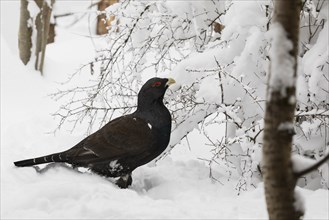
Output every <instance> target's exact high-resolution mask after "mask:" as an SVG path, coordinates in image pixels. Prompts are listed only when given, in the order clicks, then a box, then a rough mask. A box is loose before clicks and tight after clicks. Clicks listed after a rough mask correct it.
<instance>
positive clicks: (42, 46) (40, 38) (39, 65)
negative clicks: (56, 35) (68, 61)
mask: <svg viewBox="0 0 329 220" xmlns="http://www.w3.org/2000/svg"><path fill="white" fill-rule="evenodd" d="M35 3H36V4H37V5H38V7H39V8H40V12H39V13H38V15H37V17H36V20H35V25H36V29H37V39H36V48H35V54H36V61H35V69H36V70H39V71H40V72H41V74H42V73H43V65H44V59H45V54H46V46H47V43H48V33H49V27H50V17H51V12H52V8H51V7H52V6H53V4H54V0H51V5H50V6H49V5H48V3H47V2H46V1H45V0H35Z"/></svg>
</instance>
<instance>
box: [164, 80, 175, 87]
mask: <svg viewBox="0 0 329 220" xmlns="http://www.w3.org/2000/svg"><path fill="white" fill-rule="evenodd" d="M175 82H176V81H175V80H174V79H173V78H168V82H167V83H166V85H168V86H170V85H172V84H174V83H175Z"/></svg>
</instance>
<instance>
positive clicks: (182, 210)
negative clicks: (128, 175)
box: [0, 1, 329, 219]
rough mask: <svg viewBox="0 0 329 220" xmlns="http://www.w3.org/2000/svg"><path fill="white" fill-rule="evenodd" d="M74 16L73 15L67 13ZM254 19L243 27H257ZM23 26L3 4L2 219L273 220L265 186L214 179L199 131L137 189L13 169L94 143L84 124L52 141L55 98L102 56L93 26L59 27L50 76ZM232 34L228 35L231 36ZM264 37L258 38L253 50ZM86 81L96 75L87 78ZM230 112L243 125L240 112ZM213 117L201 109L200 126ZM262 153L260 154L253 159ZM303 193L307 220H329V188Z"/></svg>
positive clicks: (220, 175)
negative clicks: (23, 43) (24, 41)
mask: <svg viewBox="0 0 329 220" xmlns="http://www.w3.org/2000/svg"><path fill="white" fill-rule="evenodd" d="M58 2H59V3H60V4H69V3H67V2H64V1H58ZM83 2H84V4H86V3H85V2H86V1H83ZM71 4H73V3H71ZM74 4H77V3H74ZM184 4H185V3H184ZM246 4H249V2H248V3H246ZM173 6H175V4H173ZM57 7H58V8H60V5H58V6H57ZM174 9H175V8H173V10H174ZM241 9H242V8H241ZM66 10H67V11H70V10H69V8H68V7H67V8H66ZM80 10H81V9H80ZM175 10H177V11H179V10H181V11H183V10H185V9H183V8H180V9H179V8H176V9H175ZM250 15H252V14H250ZM232 17H233V15H232ZM248 17H249V16H246V20H245V24H244V25H249V24H250V23H252V22H250V19H249V20H248V19H247V18H248ZM255 17H257V16H256V15H255V16H253V17H251V18H253V19H256V18H255ZM18 20H19V1H1V209H0V210H1V216H0V218H1V219H164V218H167V219H178V218H184V219H267V218H268V216H267V213H266V206H265V198H264V190H263V185H262V183H260V184H259V185H258V186H256V188H255V189H251V190H249V191H246V192H244V193H242V194H241V195H240V196H238V195H237V192H236V190H235V189H234V188H235V187H236V185H235V183H236V181H232V180H236V179H238V177H237V176H234V174H233V177H231V178H230V179H229V178H228V174H227V168H225V169H217V170H213V175H215V176H216V178H217V179H218V180H219V181H220V182H221V183H222V184H220V183H219V182H217V181H214V180H212V179H211V178H209V165H208V163H207V162H205V161H203V160H200V159H198V158H203V157H205V158H209V154H211V153H210V149H211V148H210V147H209V146H208V145H207V144H206V143H207V140H205V137H204V136H201V135H200V134H199V131H197V130H194V131H193V132H192V133H191V137H190V141H189V143H187V141H185V139H184V141H181V143H180V144H178V145H177V146H176V148H174V150H172V151H171V154H170V155H169V156H167V157H166V158H165V159H163V160H160V161H158V162H157V164H156V165H154V163H150V164H148V165H145V166H142V167H140V168H138V169H137V170H136V171H135V172H133V184H132V186H131V187H130V188H128V189H119V188H118V187H117V186H115V185H114V184H113V180H107V179H105V178H103V177H99V176H97V175H95V174H91V173H88V172H85V173H81V172H77V171H75V170H72V169H68V168H65V167H62V166H56V167H53V168H50V169H49V170H47V171H45V172H43V173H38V172H36V170H35V169H34V168H31V167H27V168H17V167H14V165H13V162H14V161H16V160H20V159H25V158H31V157H36V156H42V155H46V154H50V153H53V152H60V151H62V150H66V149H68V148H70V147H72V146H74V144H76V143H78V142H79V141H80V140H81V139H82V138H84V137H85V129H84V127H83V126H82V127H81V128H80V127H79V128H77V129H76V130H75V131H74V132H73V133H70V131H69V129H68V128H66V127H65V126H64V127H63V128H62V129H61V130H60V131H58V132H57V133H56V134H53V133H51V131H53V129H54V128H55V127H56V126H57V123H58V121H57V120H54V118H53V117H52V116H51V114H52V113H54V112H55V111H56V110H57V109H58V107H59V106H60V105H61V104H62V103H61V101H60V100H59V101H56V100H53V99H51V98H50V97H49V96H48V94H50V93H52V92H54V91H56V90H57V88H58V87H60V86H61V85H60V84H59V83H58V82H63V81H64V80H65V79H66V77H67V76H68V74H71V73H73V72H75V71H76V70H77V69H79V68H80V66H81V65H82V64H84V63H86V62H87V61H88V60H92V59H93V58H94V47H93V45H94V44H93V43H92V42H91V39H90V38H88V37H83V36H85V35H87V34H88V33H87V32H86V30H87V29H88V28H86V27H85V26H86V24H87V23H86V24H85V25H82V24H81V23H80V24H77V26H74V27H71V28H67V29H66V28H63V26H62V27H59V28H58V32H57V34H58V35H57V36H56V40H55V41H56V42H55V43H54V44H52V45H49V47H48V48H47V54H46V63H45V76H44V77H41V76H40V74H39V73H38V72H36V71H33V70H31V68H30V67H25V66H24V65H23V64H22V63H21V62H20V61H19V59H18V54H17V30H18V29H17V28H18ZM86 20H88V19H87V18H85V20H84V21H86ZM242 21H243V20H242ZM232 22H233V21H232ZM82 23H83V22H82ZM237 26H238V23H237ZM232 32H234V31H233V30H228V31H227V34H229V33H232ZM256 39H258V37H257V35H256V34H255V35H254V37H253V39H252V41H251V42H250V43H252V42H255V40H256ZM96 43H97V42H96ZM97 45H101V43H99V44H97ZM250 47H252V45H251V46H250ZM212 53H213V51H212V52H210V53H209V54H210V55H211V54H212ZM232 54H233V53H230V54H229V55H230V56H232ZM210 55H209V57H210ZM191 62H192V61H190V64H191ZM243 62H246V61H243ZM188 65H189V62H187V63H186V66H188ZM199 66H201V67H202V64H201V63H200V64H199ZM246 68H249V67H247V65H246ZM81 77H85V78H88V77H91V76H90V74H89V73H81ZM183 77H184V76H182V78H183ZM195 78H196V79H197V76H196V77H195ZM74 83H76V85H79V84H80V83H82V82H80V81H78V82H74ZM207 85H209V86H210V87H211V86H212V82H209V84H207V83H206V84H203V85H201V89H200V91H199V94H198V95H199V97H202V96H205V97H207V98H209V99H211V98H213V97H212V96H209V93H208V92H212V91H211V90H210V87H209V88H207ZM232 92H233V91H232ZM217 98H218V97H217ZM223 108H224V106H223ZM225 110H227V111H229V113H231V114H232V115H231V116H232V117H234V114H233V113H232V112H233V110H232V109H225ZM208 111H211V109H208ZM204 114H206V112H205V111H200V112H199V113H197V114H196V118H202V116H203V115H204ZM196 121H197V120H196ZM196 121H186V122H185V124H184V125H185V126H186V129H187V130H188V129H190V128H193V127H197V123H196ZM222 129H223V128H222V127H221V128H218V126H216V125H214V127H213V130H209V133H216V134H218V133H220V134H222ZM219 131H220V132H219ZM180 132H181V133H180ZM180 132H179V131H177V132H176V133H175V136H173V137H172V139H174V140H173V142H174V143H175V141H176V143H177V142H178V140H179V139H180V138H181V136H180V135H181V134H182V133H183V131H180ZM219 138H220V137H219ZM257 155H258V157H259V152H256V153H255V155H254V156H255V157H257ZM299 161H300V160H299ZM301 164H306V162H304V160H303V162H302V163H301ZM115 165H118V164H115ZM79 170H80V169H79ZM297 190H298V192H299V193H300V195H301V196H302V197H303V198H304V206H305V210H306V215H305V217H304V219H327V218H328V215H329V211H328V207H329V201H328V198H329V194H328V190H324V189H318V190H315V191H312V190H308V189H302V188H299V187H297ZM298 197H299V196H298ZM298 201H300V200H298ZM296 207H301V206H300V205H297V206H296ZM255 210H257V211H255Z"/></svg>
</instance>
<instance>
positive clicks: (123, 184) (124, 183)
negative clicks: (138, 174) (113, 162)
mask: <svg viewBox="0 0 329 220" xmlns="http://www.w3.org/2000/svg"><path fill="white" fill-rule="evenodd" d="M132 182H133V179H132V178H131V173H128V174H126V175H124V176H121V177H120V178H119V179H118V180H117V181H116V182H115V184H117V186H119V187H120V188H121V189H126V188H128V186H130V185H131V183H132Z"/></svg>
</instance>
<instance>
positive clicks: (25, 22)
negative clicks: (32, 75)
mask: <svg viewBox="0 0 329 220" xmlns="http://www.w3.org/2000/svg"><path fill="white" fill-rule="evenodd" d="M27 6H28V1H27V0H21V8H20V20H19V32H18V49H19V57H20V59H21V60H22V62H23V63H24V64H25V65H26V64H27V63H28V62H29V60H30V58H31V48H32V39H31V37H32V27H31V24H29V19H30V18H31V17H30V13H29V11H28V9H27Z"/></svg>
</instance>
